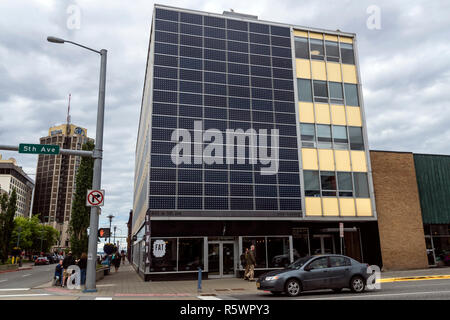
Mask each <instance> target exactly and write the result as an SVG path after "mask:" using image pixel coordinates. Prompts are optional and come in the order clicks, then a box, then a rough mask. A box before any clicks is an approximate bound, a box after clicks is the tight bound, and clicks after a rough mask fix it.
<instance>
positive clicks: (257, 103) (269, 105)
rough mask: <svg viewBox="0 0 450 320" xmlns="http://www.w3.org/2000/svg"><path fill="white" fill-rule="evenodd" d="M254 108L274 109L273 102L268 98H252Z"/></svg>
mask: <svg viewBox="0 0 450 320" xmlns="http://www.w3.org/2000/svg"><path fill="white" fill-rule="evenodd" d="M252 108H253V109H254V110H263V111H272V110H273V102H272V101H268V100H257V99H252Z"/></svg>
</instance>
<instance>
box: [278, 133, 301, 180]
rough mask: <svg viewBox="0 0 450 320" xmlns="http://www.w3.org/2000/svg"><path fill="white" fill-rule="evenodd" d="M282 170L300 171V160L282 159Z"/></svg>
mask: <svg viewBox="0 0 450 320" xmlns="http://www.w3.org/2000/svg"><path fill="white" fill-rule="evenodd" d="M294 128H295V127H294ZM280 171H281V172H298V162H297V161H280Z"/></svg>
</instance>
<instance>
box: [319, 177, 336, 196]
mask: <svg viewBox="0 0 450 320" xmlns="http://www.w3.org/2000/svg"><path fill="white" fill-rule="evenodd" d="M320 183H321V185H322V196H335V195H336V175H335V173H334V172H333V171H322V172H320Z"/></svg>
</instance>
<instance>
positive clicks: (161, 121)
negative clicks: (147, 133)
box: [152, 115, 177, 128]
mask: <svg viewBox="0 0 450 320" xmlns="http://www.w3.org/2000/svg"><path fill="white" fill-rule="evenodd" d="M152 122H153V123H152V126H154V127H160V128H176V127H177V118H174V117H162V116H156V115H153V121H152Z"/></svg>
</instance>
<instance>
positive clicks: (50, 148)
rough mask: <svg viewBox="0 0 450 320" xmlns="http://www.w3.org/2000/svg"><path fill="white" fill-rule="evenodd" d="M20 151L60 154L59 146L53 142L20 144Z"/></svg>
mask: <svg viewBox="0 0 450 320" xmlns="http://www.w3.org/2000/svg"><path fill="white" fill-rule="evenodd" d="M19 153H33V154H59V146H57V145H52V144H29V143H21V144H19Z"/></svg>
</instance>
